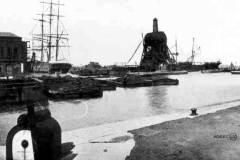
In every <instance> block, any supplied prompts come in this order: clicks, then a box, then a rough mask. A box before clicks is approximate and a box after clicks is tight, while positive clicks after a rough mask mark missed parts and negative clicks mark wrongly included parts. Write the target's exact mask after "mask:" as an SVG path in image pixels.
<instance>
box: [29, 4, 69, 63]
mask: <svg viewBox="0 0 240 160" xmlns="http://www.w3.org/2000/svg"><path fill="white" fill-rule="evenodd" d="M41 4H42V13H41V14H38V15H39V16H40V18H39V19H35V20H37V21H38V22H40V24H41V25H40V33H33V34H32V51H33V53H34V54H33V56H34V55H35V54H36V53H38V54H37V55H36V57H39V54H40V61H41V62H48V63H50V62H54V61H55V62H58V61H61V60H65V57H62V59H60V53H61V52H62V53H63V51H62V48H69V42H68V40H69V39H68V33H67V31H66V29H65V27H64V25H63V23H62V21H61V18H62V17H63V16H62V15H60V7H61V6H64V4H62V3H60V1H58V2H57V3H55V2H53V0H50V1H49V2H45V1H43V2H41ZM64 53H66V51H64ZM62 56H65V55H64V54H63V55H62ZM34 59H35V58H34Z"/></svg>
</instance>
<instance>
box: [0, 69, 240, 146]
mask: <svg viewBox="0 0 240 160" xmlns="http://www.w3.org/2000/svg"><path fill="white" fill-rule="evenodd" d="M169 77H170V78H177V79H179V85H178V86H154V87H139V88H117V90H116V91H106V92H104V94H103V97H102V98H97V99H84V100H69V101H58V102H53V101H50V102H49V103H50V105H49V106H50V110H51V112H52V115H53V117H55V118H56V119H57V120H58V121H59V123H60V125H61V127H62V129H63V131H70V130H75V129H79V128H86V127H91V126H96V125H103V124H106V123H114V122H119V121H125V120H131V119H138V118H143V117H149V116H155V115H161V114H162V115H163V114H164V115H166V114H172V113H186V114H187V113H188V112H189V113H190V108H193V107H194V108H198V110H205V111H207V110H209V109H211V108H216V107H218V105H219V104H226V106H227V103H230V102H236V103H238V102H239V104H240V76H238V75H231V74H230V73H214V74H201V73H199V72H193V73H189V74H185V75H171V76H169ZM23 112H25V111H14V112H3V113H0V135H1V136H0V142H1V143H0V145H2V144H4V142H5V138H6V134H7V132H8V131H9V129H10V128H11V127H12V126H14V125H15V124H16V119H17V117H18V116H19V115H20V114H21V113H23Z"/></svg>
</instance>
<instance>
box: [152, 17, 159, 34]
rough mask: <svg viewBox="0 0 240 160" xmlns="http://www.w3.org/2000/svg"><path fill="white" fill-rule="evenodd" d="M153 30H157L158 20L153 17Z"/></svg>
mask: <svg viewBox="0 0 240 160" xmlns="http://www.w3.org/2000/svg"><path fill="white" fill-rule="evenodd" d="M153 32H158V20H157V18H154V19H153Z"/></svg>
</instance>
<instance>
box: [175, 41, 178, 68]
mask: <svg viewBox="0 0 240 160" xmlns="http://www.w3.org/2000/svg"><path fill="white" fill-rule="evenodd" d="M175 49H176V55H175V56H176V64H177V57H178V48H177V39H176V40H175Z"/></svg>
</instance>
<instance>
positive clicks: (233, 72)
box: [231, 71, 240, 74]
mask: <svg viewBox="0 0 240 160" xmlns="http://www.w3.org/2000/svg"><path fill="white" fill-rule="evenodd" d="M231 73H232V74H240V71H231Z"/></svg>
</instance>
